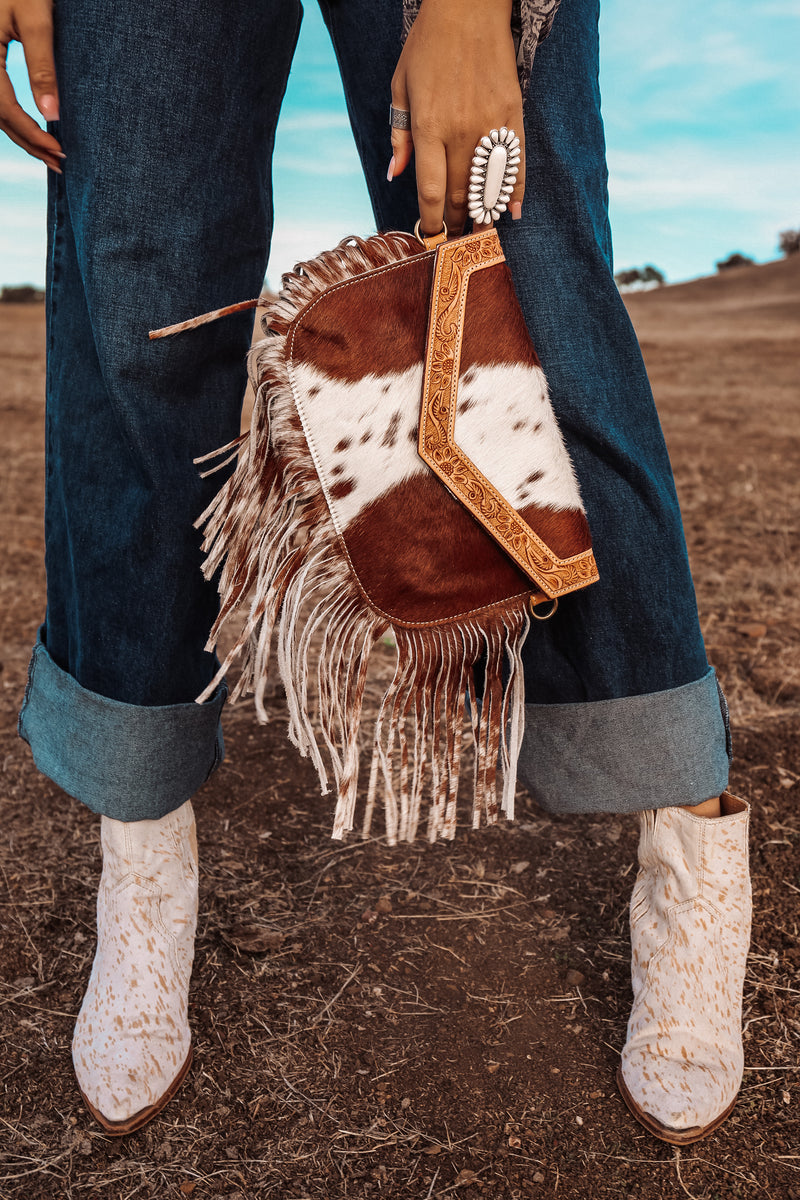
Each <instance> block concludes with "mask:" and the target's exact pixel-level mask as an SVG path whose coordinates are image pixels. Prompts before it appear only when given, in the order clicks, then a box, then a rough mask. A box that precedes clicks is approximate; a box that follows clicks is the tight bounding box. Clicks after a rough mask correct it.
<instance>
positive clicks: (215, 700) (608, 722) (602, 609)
mask: <svg viewBox="0 0 800 1200" xmlns="http://www.w3.org/2000/svg"><path fill="white" fill-rule="evenodd" d="M321 3H322V9H323V13H324V16H325V19H326V21H327V23H328V26H329V29H330V32H331V35H332V38H333V42H334V46H335V49H336V53H337V56H338V60H339V64H340V68H341V73H342V77H343V80H344V85H345V91H346V95H347V102H348V107H349V111H350V116H351V121H352V125H353V131H354V134H355V138H356V143H357V146H358V150H359V153H360V155H361V160H362V164H363V168H364V173H365V177H366V180H367V186H368V189H369V193H370V196H371V199H372V203H373V207H374V210H375V219H376V224H377V227H378V228H383V229H386V228H401V229H410V228H412V227H413V224H414V221H415V219H416V216H417V208H416V192H415V186H414V181H413V172H407V173H406V174H405V175H404V176H401V177H400V178H399V179H397V180H395V181H393V182H392V183H391V184H389V183H387V181H386V175H385V172H386V165H387V160H388V157H389V154H390V149H389V139H388V130H387V108H388V103H389V96H390V80H391V76H392V73H393V71H394V67H395V65H396V61H397V57H398V54H399V49H400V7H401V6H400V4H399V0H321ZM597 15H598V11H597V0H566V2H565V3H564V4H563V6H562V9H561V11H560V12H559V14H558V16H557V19H556V22H555V26H554V31H553V33H552V35H551V37H550V38H549V39H548V40H547V41H546V42H545V43H544V44H543V46H542V47H541V48H540V50H539V53H538V55H537V59H536V64H535V68H534V76H533V82H532V85H531V92H530V95H529V98H528V101H527V105H526V139H527V170H528V179H527V191H526V199H525V204H524V206H523V217H522V220H521V221H519V222H514V223H512V222H511V221H510V220H509V219H508V216H507V214H506V215H505V216H504V217H503V218H502V220H501V222H500V225H499V231H500V236H501V239H502V241H503V245H504V248H505V251H506V255H507V258H508V261H509V264H510V267H511V270H512V274H513V276H514V279H515V283H516V286H517V289H518V293H519V299H520V303H521V305H522V308H523V312H524V313H525V317H526V320H527V321H528V324H529V327H530V330H531V333H532V336H533V340H534V343H535V345H536V347H537V350H538V352H539V355H540V357H541V359H542V363H543V365H544V369H545V372H546V374H547V377H548V380H549V384H550V389H551V393H552V398H553V403H554V406H555V409H556V412H557V414H558V416H559V418H560V421H561V425H562V429H563V431H564V434H565V437H566V440H567V443H568V445H569V448H570V450H571V453H572V455H573V458H574V461H575V464H576V467H577V470H578V475H579V478H580V480H581V485H582V490H583V494H584V499H585V502H586V508H587V512H588V516H589V521H590V524H591V527H592V532H593V536H594V542H595V550H596V554H597V558H598V562H599V567H600V575H601V581H600V583H599V584H596V585H594V586H593V587H592V588H590V589H588V591H586V592H584V593H580V594H578V595H575V596H571V597H569V598H567V599H565V600H563V601H562V604H561V607H560V609H559V611H558V613H557V615H556V617H555V618H553V619H552V620H551V621H549V622H547V623H541V624H540V623H535V624H534V628H533V629H532V631H531V634H530V635H529V638H528V641H527V645H526V650H525V664H526V701H527V703H526V708H527V732H526V739H525V744H524V747H523V752H522V756H521V763H520V767H521V774H522V777H523V779H524V781H525V782H526V783H527V785H528V787H529V788H530V790H531V792H532V793H533V795H534V797H535V798H536V799H537V800H538V801H539V802H540V803H542V804H543V805H544V806H545V807H547V808H549V809H551V810H556V811H633V810H636V809H642V808H650V807H658V806H663V805H671V804H693V803H699V802H700V801H702V800H705V799H707V798H708V797H710V796H712V795H716V794H717V793H719V792H720V791H721V790H722V789H723V788H724V786H725V783H726V780H727V770H728V757H729V735H728V727H727V725H728V723H727V715H726V713H725V712H724V701H723V702H721V699H720V696H719V694H718V689H717V685H716V680H715V677H714V673H713V671H712V670H711V668H710V667H709V666H708V663H707V660H706V655H705V651H704V647H703V641H702V637H701V634H700V630H699V625H698V620H697V611H696V604H695V598H694V591H693V586H692V581H691V576H690V573H689V566H688V561H687V556H686V549H685V544H684V538H683V530H682V525H681V520H680V513H679V510H678V504H677V499H676V496H675V490H674V485H673V481H672V474H671V470H670V466H669V461H668V458H667V454H666V449H665V446H664V442H663V438H662V435H661V430H660V426H659V423H658V418H657V415H656V412H655V408H654V405H653V401H652V396H651V393H650V389H649V385H648V382H647V378H646V375H645V371H644V366H643V363H642V359H641V355H640V353H639V348H638V345H637V342H636V338H635V335H634V333H633V330H632V328H631V326H630V323H629V320H628V317H627V314H626V311H625V308H624V306H623V304H622V302H621V300H620V298H619V295H618V292H617V289H616V287H615V284H614V281H613V277H612V270H611V243H610V235H609V228H608V218H607V194H606V168H605V153H604V142H603V130H602V123H601V119H600V108H599V93H598V87H597ZM56 18H57V27H56V58H57V67H58V72H59V81H60V92H61V121H60V123H59V125H58V126H57V127H55V132H57V134H58V136H59V137H60V139H61V141H62V144H63V147H64V150H65V152H66V154H67V160H66V167H65V171H64V175H63V176H62V177H59V176H55V175H52V174H51V178H50V199H49V267H48V300H47V304H48V341H49V361H48V377H47V403H48V412H47V498H46V518H45V519H46V543H47V552H46V553H47V614H46V619H45V622H44V624H43V626H42V629H41V631H40V637H39V641H38V643H37V646H36V648H35V650H34V654H33V659H32V663H31V672H30V678H29V686H28V689H27V692H26V696H25V701H24V704H23V709H22V713H21V716H20V731H21V734H22V736H23V737H24V738H25V739H26V740H27V741H28V742H29V743H30V745H31V747H32V750H33V755H34V759H35V761H36V764H37V766H39V768H40V769H41V770H43V771H44V772H45V773H46V774H48V775H49V776H50V777H51V778H52V779H54V780H55V781H56V782H57V783H58V784H60V785H61V786H62V787H63V788H64V789H65V790H66V791H67V792H69V793H70V794H71V795H73V796H76V797H77V798H78V799H80V800H82V801H84V802H85V803H86V804H87V805H89V807H90V808H92V809H94V810H95V811H99V812H103V813H106V814H108V815H109V816H113V817H116V818H118V819H121V820H139V819H144V818H153V817H159V816H162V815H163V814H164V813H166V812H168V811H170V810H171V809H174V808H177V807H178V806H179V805H181V804H182V803H183V802H184V801H185V800H186V799H188V798H189V797H190V796H191V795H192V793H193V792H194V791H195V790H196V789H197V788H198V787H199V786H200V784H202V783H203V782H204V780H205V779H206V778H207V777H208V775H209V774H210V773H211V772H212V771H213V770H214V768H215V766H216V765H217V764H218V763H219V761H220V760H221V757H222V754H223V748H222V737H221V732H220V713H221V709H222V707H223V704H224V699H225V689H224V687H222V688H220V689H219V690H218V691H217V693H216V694H215V695H214V696H213V697H212V698H211V699H210V700H209V701H208V702H207V703H205V704H203V705H197V704H195V703H194V702H193V701H194V697H195V696H196V695H197V694H198V693H199V692H200V691H202V690H203V688H204V687H205V686H206V685H207V683H208V682H209V680H210V678H211V676H212V674H213V672H214V666H215V664H214V660H213V657H212V656H211V655H209V654H208V653H206V652H205V650H204V645H205V642H206V637H207V633H208V629H209V627H210V625H211V623H212V621H213V618H214V615H215V612H216V603H217V601H216V590H215V588H214V586H213V585H211V584H207V583H205V582H204V580H203V578H202V576H201V574H200V569H199V568H200V561H201V553H200V546H199V535H198V534H197V533H196V532H195V530H194V529H193V522H194V520H195V519H196V517H197V516H198V514H199V513H200V511H201V510H202V509H203V508H204V507H205V505H206V504H207V503H208V501H209V499H210V497H211V495H212V494H213V492H214V491H215V490H216V489H217V488H218V487H219V485H220V478H219V476H215V477H212V478H211V479H209V480H201V479H200V478H199V476H198V474H197V471H196V468H195V467H194V466H193V462H192V460H193V458H194V457H195V456H197V455H201V454H204V453H206V452H207V451H209V450H211V449H213V448H214V447H216V446H218V445H221V444H223V443H224V442H227V441H229V440H230V439H232V438H233V437H235V436H236V434H237V432H238V428H239V413H240V405H241V398H242V393H243V390H244V382H245V376H244V359H245V354H246V351H247V348H248V345H249V339H250V333H251V328H252V324H251V320H252V319H251V317H250V315H249V314H248V315H241V316H238V317H232V318H228V319H227V320H225V321H223V322H220V323H218V324H216V325H211V326H206V327H204V328H202V329H199V330H195V331H193V332H192V333H190V334H185V335H183V336H181V337H179V338H174V339H167V340H165V341H158V342H153V343H150V342H148V339H147V331H148V329H151V328H155V327H156V326H159V325H167V324H170V323H172V322H175V321H179V320H181V319H182V318H184V317H189V316H192V315H194V314H196V313H200V312H205V311H208V310H210V309H213V308H217V307H221V306H222V305H225V304H228V303H231V302H233V301H236V300H240V299H243V298H246V297H248V296H252V295H255V294H256V293H257V292H258V291H259V290H260V288H261V285H262V281H263V277H264V272H265V268H266V261H267V255H268V248H269V240H270V234H271V227H272V193H271V169H270V163H271V154H272V147H273V138H274V131H275V125H276V122H277V117H278V111H279V108H280V104H281V100H282V97H283V92H284V89H285V85H286V79H287V76H288V71H289V66H290V62H291V58H292V54H293V51H294V47H295V43H296V38H297V33H298V29H299V23H300V18H301V9H300V5H299V3H298V0H261V2H260V3H257V4H254V3H253V0H228V2H227V3H225V4H224V5H221V4H217V3H214V2H213V0H197V2H196V3H193V4H191V5H188V6H187V5H179V4H174V3H172V0H142V2H141V3H140V4H138V5H134V6H130V5H128V6H114V5H111V4H109V3H108V0H63V2H62V3H59V4H58V6H57V9H56ZM209 48H211V52H210V53H209ZM346 232H349V231H347V230H342V233H343V234H344V233H346ZM358 232H364V231H362V230H359V231H358Z"/></svg>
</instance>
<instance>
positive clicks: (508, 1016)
mask: <svg viewBox="0 0 800 1200" xmlns="http://www.w3.org/2000/svg"><path fill="white" fill-rule="evenodd" d="M628 302H629V307H630V311H631V315H632V318H633V321H634V323H635V325H636V327H637V330H638V332H639V334H640V337H641V339H642V343H643V348H644V352H645V356H646V359H647V363H648V367H649V369H650V372H651V376H652V379H653V383H654V387H655V392H656V397H657V400H658V404H659V408H660V411H661V414H662V419H663V423H664V428H665V431H666V435H667V439H668V441H669V444H670V449H671V452H672V454H673V459H674V464H675V470H676V475H677V479H678V488H679V492H680V496H681V500H682V504H683V509H684V515H685V520H686V528H687V534H688V540H689V545H690V551H691V556H692V563H693V567H694V571H695V577H696V582H697V588H698V594H699V602H700V609H701V614H702V620H703V626H704V629H705V632H706V635H707V639H708V644H709V653H710V657H711V659H712V661H713V662H714V663H715V665H716V667H717V668H718V670H719V672H720V675H721V677H722V679H723V681H724V684H725V687H726V690H727V693H728V696H729V699H730V701H731V707H732V711H733V719H734V725H735V742H736V763H735V768H734V774H733V780H732V787H733V790H735V791H736V792H737V793H738V794H739V795H741V796H743V797H745V798H746V799H748V800H750V801H752V802H753V827H752V830H753V831H752V868H753V877H754V878H753V882H754V891H755V904H756V917H755V925H754V936H753V945H752V954H751V957H750V961H749V971H748V978H747V985H746V989H745V1022H746V1032H745V1038H746V1048H747V1066H746V1074H745V1078H744V1085H743V1088H742V1092H741V1098H740V1100H739V1103H738V1105H737V1108H736V1110H735V1112H734V1114H733V1115H732V1117H731V1118H730V1119H729V1120H728V1121H727V1123H726V1124H725V1125H724V1126H723V1127H722V1129H721V1130H720V1131H719V1132H718V1133H716V1134H714V1135H713V1136H712V1137H710V1138H709V1139H708V1140H706V1141H704V1142H701V1143H699V1144H698V1145H696V1146H694V1147H691V1148H688V1149H685V1150H684V1151H683V1152H681V1153H680V1154H679V1153H676V1152H674V1151H673V1150H672V1149H670V1148H669V1147H668V1146H665V1145H664V1144H662V1143H660V1142H657V1141H655V1140H653V1139H652V1138H651V1137H650V1136H649V1135H648V1134H646V1133H645V1132H644V1131H643V1130H642V1129H640V1128H639V1127H638V1125H637V1124H636V1123H635V1122H634V1121H633V1120H632V1119H631V1118H630V1117H629V1115H628V1113H627V1111H626V1109H625V1108H624V1106H623V1104H622V1101H621V1100H620V1098H619V1097H618V1095H617V1093H616V1090H615V1086H614V1070H615V1066H616V1062H617V1056H618V1054H619V1050H620V1048H621V1045H622V1042H623V1038H624V1031H625V1022H626V1020H627V1016H628V1011H629V1005H630V983H629V956H628V944H627V937H628V931H627V904H628V898H629V894H630V889H631V884H632V879H633V873H634V855H635V841H636V827H635V821H634V820H633V819H625V820H623V819H619V820H615V819H600V818H599V817H598V818H595V817H588V818H564V819H559V820H554V819H552V818H550V817H548V816H546V815H545V814H543V813H542V812H541V811H539V810H537V808H536V807H535V806H534V805H533V804H532V802H531V801H530V799H528V798H527V797H526V796H525V795H524V794H521V795H520V801H519V819H518V821H517V822H516V823H515V824H514V825H512V826H510V827H506V826H503V827H496V828H493V829H491V830H488V831H481V832H478V833H473V832H472V831H470V830H468V829H466V828H463V829H459V833H458V837H457V839H456V841H455V842H454V843H453V844H443V845H437V846H434V847H429V846H427V845H426V844H424V843H422V844H419V845H415V846H413V847H412V848H411V849H410V850H409V849H399V848H391V847H388V846H387V845H386V844H385V843H384V842H383V841H382V840H380V839H377V840H374V841H370V842H367V843H363V842H361V841H358V840H353V841H350V842H348V843H345V844H340V843H333V842H331V841H330V840H329V837H328V829H329V814H330V805H329V802H328V800H327V799H325V798H322V797H320V795H319V793H318V788H317V783H316V777H315V776H314V775H313V774H312V771H311V769H310V767H309V766H308V763H307V762H306V761H304V760H301V759H299V757H298V756H297V754H296V753H295V751H294V750H293V749H292V748H291V747H289V746H287V744H286V742H285V738H284V727H285V711H284V709H283V708H282V702H281V701H280V700H276V701H275V703H274V718H275V719H274V721H273V723H272V724H271V725H269V726H268V727H266V728H265V729H262V728H260V727H258V726H257V724H256V722H255V718H254V715H253V713H252V712H251V710H250V708H249V707H248V706H247V705H246V704H240V705H239V706H237V707H236V708H235V709H232V710H229V712H228V714H227V723H226V741H227V747H228V758H227V761H226V763H225V764H224V766H223V767H222V769H221V770H220V771H219V772H218V773H217V775H216V776H215V777H214V779H213V780H212V781H211V782H210V783H209V784H208V785H207V786H206V787H205V789H204V790H203V792H202V794H201V796H200V797H199V798H198V803H197V806H196V807H197V810H198V814H199V819H198V825H199V834H200V850H201V887H202V913H201V921H200V927H199V937H198V944H197V958H196V964H195V971H194V977H193V987H192V995H191V1019H192V1023H193V1028H194V1036H195V1043H194V1044H195V1061H194V1067H193V1070H192V1072H191V1075H190V1077H189V1078H188V1080H187V1082H186V1084H185V1085H184V1087H183V1089H182V1091H181V1093H180V1095H179V1098H178V1099H177V1100H175V1101H174V1102H173V1103H172V1104H171V1105H170V1106H169V1107H168V1108H167V1109H166V1110H165V1112H164V1113H163V1114H162V1116H161V1117H160V1118H159V1119H157V1120H156V1121H154V1122H153V1123H152V1124H151V1125H149V1126H148V1127H147V1128H146V1129H145V1130H143V1131H142V1132H140V1133H138V1134H136V1135H134V1136H132V1137H130V1138H127V1139H120V1140H110V1139H108V1138H106V1137H105V1136H104V1135H103V1133H102V1132H101V1131H100V1129H99V1128H98V1127H97V1126H95V1125H94V1124H93V1122H92V1120H91V1118H90V1117H89V1116H88V1114H87V1113H86V1112H85V1111H84V1109H83V1107H82V1104H81V1101H80V1097H79V1096H78V1093H77V1090H76V1087H75V1084H74V1081H73V1077H72V1073H71V1068H70V1060H69V1041H70V1036H71V1031H72V1026H73V1022H74V1018H75V1015H76V1013H77V1010H78V1007H79V1005H80V1000H81V996H82V992H83V989H84V987H85V984H86V980H87V978H88V974H89V969H90V964H91V958H92V954H93V947H94V914H93V907H94V897H95V889H96V884H97V879H98V875H99V867H100V861H99V853H98V846H97V822H96V819H95V818H94V817H93V816H92V815H91V814H90V813H89V812H88V811H86V810H84V809H83V808H82V807H81V806H80V805H78V804H77V803H75V802H74V801H72V800H69V799H68V798H66V797H65V796H64V795H63V794H62V793H61V792H60V791H59V790H58V788H56V787H55V786H54V785H53V784H51V783H50V782H49V781H48V780H46V779H44V778H42V777H40V776H37V775H36V773H35V772H34V770H33V767H32V765H31V760H30V755H29V751H28V749H27V747H26V746H24V745H23V744H22V743H21V742H20V741H19V740H18V739H17V737H16V734H15V725H14V721H15V713H16V709H17V707H18V704H19V701H20V697H21V694H22V690H23V686H24V679H25V671H26V665H27V659H28V654H29V646H30V644H31V642H32V640H33V638H34V635H35V629H36V625H37V623H38V621H39V619H40V618H41V615H42V611H43V597H44V574H43V567H42V549H43V547H42V512H41V510H42V488H43V470H44V466H43V452H42V443H43V400H42V395H43V343H44V338H43V313H42V310H41V307H36V306H33V307H25V306H12V305H0V380H1V381H2V383H1V384H0V391H1V392H2V414H3V427H4V429H5V434H4V436H5V439H6V441H5V453H4V456H3V459H4V462H3V470H2V489H3V490H2V520H3V531H4V546H5V552H4V556H3V561H4V571H3V574H2V579H0V619H1V620H2V637H1V639H0V649H1V650H2V660H3V672H2V675H1V676H0V679H2V684H3V686H2V689H0V694H1V695H2V706H3V707H2V714H3V725H2V734H1V735H0V736H2V746H1V747H0V761H2V793H0V805H2V808H1V809H0V812H1V814H2V823H3V829H4V837H3V839H2V845H0V875H1V876H2V879H1V882H2V896H1V897H0V989H1V990H0V1033H1V1034H2V1047H3V1052H2V1060H0V1082H2V1093H3V1099H2V1114H1V1115H0V1196H2V1197H26V1198H31V1200H36V1198H37V1197H69V1198H73V1197H74V1198H76V1200H78V1198H80V1200H93V1198H100V1197H114V1198H117V1197H120V1198H122V1197H125V1198H128V1197H147V1196H158V1197H166V1196H177V1197H180V1196H193V1197H194V1198H195V1200H201V1198H205V1197H217V1196H224V1197H228V1198H230V1200H233V1198H234V1197H236V1198H241V1197H248V1198H250V1197H256V1198H261V1197H265V1198H266V1197H274V1198H276V1200H304V1198H311V1197H314V1198H316V1197H332V1198H336V1200H338V1198H340V1197H347V1198H352V1200H362V1198H364V1200H367V1198H369V1200H377V1198H378V1197H391V1198H394V1197H398V1198H399V1197H403V1198H405V1197H408V1198H410V1200H423V1198H427V1200H433V1198H434V1197H441V1196H449V1195H457V1196H458V1197H461V1198H463V1200H477V1198H478V1197H483V1198H485V1200H527V1198H528V1197H531V1198H537V1197H547V1198H550V1197H558V1198H560V1200H579V1198H580V1200H586V1198H589V1200H601V1198H604V1197H609V1198H611V1197H613V1198H615V1200H656V1198H658V1200H662V1198H671V1197H683V1196H689V1197H695V1198H696V1200H723V1198H727V1197H759V1198H760V1197H770V1198H772V1200H791V1198H795V1200H798V1198H800V1136H799V1133H800V1128H799V1127H800V1121H799V1119H798V1118H799V1114H800V1057H799V1056H798V1047H799V1046H800V1006H798V999H799V998H800V984H798V977H799V972H800V942H798V912H799V910H800V815H799V814H798V799H800V753H799V751H800V589H798V583H800V568H798V556H800V521H799V520H798V516H800V514H799V513H798V507H800V502H799V501H798V476H799V475H800V411H799V409H798V390H797V385H798V381H799V380H800V369H799V368H800V345H799V344H798V337H797V331H798V328H799V327H800V325H799V318H800V256H797V257H796V258H795V259H794V260H787V261H785V262H778V263H771V264H767V265H766V266H758V267H751V268H743V269H741V270H737V271H729V272H727V273H726V274H725V275H724V276H720V277H716V278H711V279H707V280H699V281H696V282H693V283H689V284H685V285H680V286H675V287H670V288H664V289H662V290H660V291H655V292H650V293H647V294H643V295H635V296H631V297H629V301H628ZM665 603H669V597H668V596H667V597H665ZM382 653H383V654H384V662H383V663H382V664H381V663H379V664H378V670H379V672H380V670H381V669H383V670H384V671H385V670H386V668H387V665H388V656H389V655H390V651H389V650H388V649H386V650H385V651H384V652H382ZM374 686H376V687H377V684H376V685H374Z"/></svg>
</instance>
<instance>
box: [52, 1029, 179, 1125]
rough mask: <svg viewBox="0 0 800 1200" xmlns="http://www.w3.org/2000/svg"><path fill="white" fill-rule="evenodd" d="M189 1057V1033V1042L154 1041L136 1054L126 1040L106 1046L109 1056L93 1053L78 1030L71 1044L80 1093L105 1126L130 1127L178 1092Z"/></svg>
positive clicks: (94, 1051)
mask: <svg viewBox="0 0 800 1200" xmlns="http://www.w3.org/2000/svg"><path fill="white" fill-rule="evenodd" d="M190 1055H191V1048H190V1040H189V1036H188V1032H187V1036H186V1037H185V1038H181V1039H172V1040H171V1044H169V1045H164V1044H160V1043H158V1042H157V1043H156V1044H152V1040H151V1042H150V1044H147V1045H137V1046H136V1048H135V1050H133V1049H132V1047H131V1044H130V1041H126V1043H125V1044H124V1045H123V1044H120V1043H119V1042H118V1043H116V1044H114V1045H107V1046H106V1047H105V1053H103V1052H98V1050H97V1049H96V1048H94V1049H93V1048H92V1046H91V1044H90V1043H86V1042H84V1041H83V1040H82V1039H81V1037H80V1035H79V1033H77V1032H76V1036H75V1038H74V1039H73V1043H72V1062H73V1067H74V1070H75V1077H76V1079H77V1081H78V1086H79V1088H80V1091H81V1095H82V1096H83V1098H84V1100H85V1101H86V1103H87V1106H88V1107H89V1109H90V1111H91V1112H92V1114H93V1116H95V1117H96V1118H97V1119H98V1120H99V1121H100V1123H101V1124H102V1125H103V1126H104V1127H106V1128H109V1126H115V1125H122V1124H130V1123H131V1122H132V1120H133V1118H135V1117H136V1116H137V1115H138V1114H140V1113H147V1114H148V1116H152V1115H154V1113H155V1112H157V1111H158V1110H159V1109H160V1108H162V1107H163V1106H164V1104H166V1102H167V1100H168V1099H169V1098H170V1096H171V1095H172V1094H173V1092H174V1091H175V1090H176V1089H177V1085H178V1083H180V1081H181V1079H182V1078H183V1075H184V1074H185V1071H186V1068H187V1067H188V1063H189V1058H190ZM143 1123H144V1121H142V1124H143ZM135 1124H136V1123H134V1127H135ZM125 1132H128V1130H127V1129H126V1130H125Z"/></svg>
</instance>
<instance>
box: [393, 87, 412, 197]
mask: <svg viewBox="0 0 800 1200" xmlns="http://www.w3.org/2000/svg"><path fill="white" fill-rule="evenodd" d="M392 106H393V107H394V108H399V109H400V111H401V112H408V111H409V105H408V92H407V91H406V85H405V79H404V77H403V76H402V75H401V73H400V72H399V71H396V72H395V76H394V79H393V80H392ZM391 133H392V160H391V162H390V163H389V170H388V173H387V178H388V179H390V180H391V179H394V177H395V175H400V174H402V172H403V171H405V169H406V167H407V166H408V164H409V163H410V162H411V155H412V154H413V152H414V139H413V138H412V136H411V130H410V129H395V128H392V131H391Z"/></svg>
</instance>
